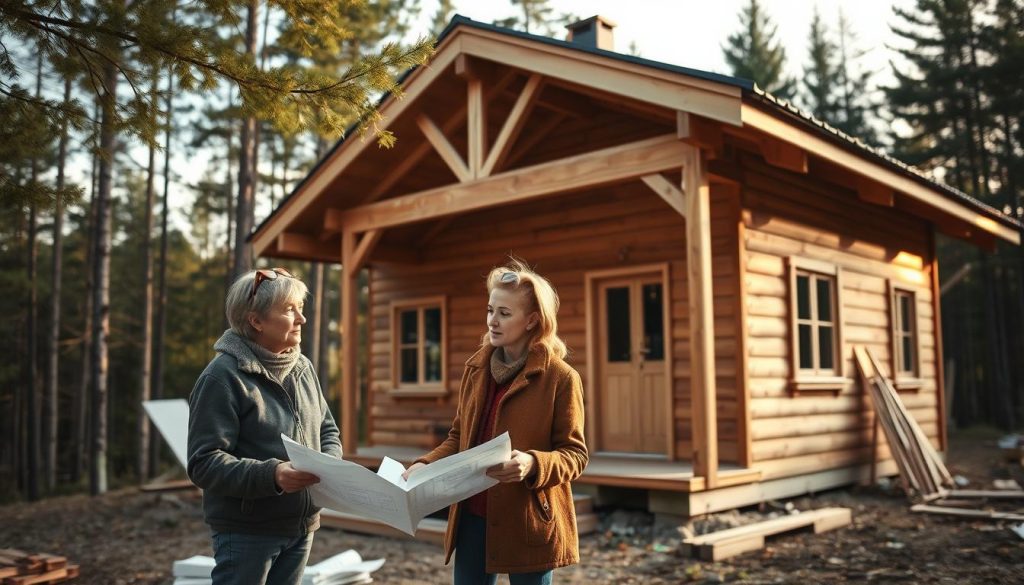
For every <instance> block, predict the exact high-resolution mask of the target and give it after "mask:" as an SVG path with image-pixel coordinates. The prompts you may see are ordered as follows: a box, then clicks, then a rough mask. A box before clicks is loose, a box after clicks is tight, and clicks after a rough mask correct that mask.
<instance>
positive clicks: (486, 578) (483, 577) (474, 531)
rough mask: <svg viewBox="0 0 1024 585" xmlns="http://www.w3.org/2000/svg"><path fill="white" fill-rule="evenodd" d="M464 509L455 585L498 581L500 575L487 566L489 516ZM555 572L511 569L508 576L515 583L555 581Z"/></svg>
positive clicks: (531, 584) (530, 584) (540, 584)
mask: <svg viewBox="0 0 1024 585" xmlns="http://www.w3.org/2000/svg"><path fill="white" fill-rule="evenodd" d="M461 512H462V513H461V514H459V531H458V533H457V534H456V537H455V585H494V584H495V583H496V582H497V581H498V576H497V575H496V574H493V573H488V572H487V571H486V569H485V567H486V564H485V563H486V558H487V520H485V519H483V518H481V517H480V516H477V515H475V514H470V513H469V512H468V511H467V510H462V511H461ZM510 544H512V543H510ZM552 576H553V571H540V572H537V573H509V575H508V580H509V582H510V583H511V584H512V585H551V580H552Z"/></svg>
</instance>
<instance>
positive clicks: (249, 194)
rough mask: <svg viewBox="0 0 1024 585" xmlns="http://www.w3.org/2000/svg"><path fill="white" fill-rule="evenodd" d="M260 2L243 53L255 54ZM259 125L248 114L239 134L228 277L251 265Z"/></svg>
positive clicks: (252, 10)
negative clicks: (236, 181) (231, 258)
mask: <svg viewBox="0 0 1024 585" xmlns="http://www.w3.org/2000/svg"><path fill="white" fill-rule="evenodd" d="M259 7H260V5H259V2H258V0H250V2H249V11H248V19H247V22H246V31H245V45H246V54H248V55H250V56H252V58H253V60H255V58H256V45H257V22H258V19H259ZM258 132H259V127H258V126H257V124H256V118H254V117H252V116H249V117H246V118H245V120H244V121H243V122H242V138H241V145H240V149H239V158H238V166H239V168H238V205H237V207H236V208H235V254H234V266H232V269H231V275H232V278H231V280H232V281H234V279H235V278H238V277H239V276H240V275H241V274H242V273H244V272H246V271H248V270H251V269H252V246H251V245H249V242H247V241H246V239H247V238H248V237H249V233H250V232H252V228H253V224H254V223H255V190H256V148H257V146H256V145H257V141H258V139H259V138H258Z"/></svg>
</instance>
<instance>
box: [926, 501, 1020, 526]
mask: <svg viewBox="0 0 1024 585" xmlns="http://www.w3.org/2000/svg"><path fill="white" fill-rule="evenodd" d="M910 511H911V512H918V513H924V514H940V515H945V516H959V517H961V518H987V519H990V520H1010V521H1013V522H1022V521H1024V514H1014V513H1012V512H994V511H992V510H964V509H963V508H950V507H948V506H931V505H928V504H914V505H913V506H911V507H910Z"/></svg>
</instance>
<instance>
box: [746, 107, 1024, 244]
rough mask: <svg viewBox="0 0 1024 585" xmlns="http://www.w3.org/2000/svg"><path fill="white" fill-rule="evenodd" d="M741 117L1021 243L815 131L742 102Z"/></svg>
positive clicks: (1010, 232)
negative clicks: (794, 124)
mask: <svg viewBox="0 0 1024 585" xmlns="http://www.w3.org/2000/svg"><path fill="white" fill-rule="evenodd" d="M742 118H743V125H744V126H748V127H750V128H755V129H757V130H760V131H762V132H766V133H768V134H771V135H773V136H775V137H777V138H778V139H779V140H785V141H786V142H789V143H790V144H794V145H795V144H799V145H800V146H801V147H803V148H805V149H807V150H809V151H811V152H813V153H814V155H815V156H819V157H821V158H824V159H826V160H829V161H831V162H833V163H835V164H837V165H839V166H841V167H843V168H845V169H847V170H850V171H853V172H854V173H857V174H858V175H862V176H865V177H870V178H871V179H872V180H874V181H878V182H880V183H882V184H884V185H888V186H889V187H891V188H892V189H895V190H896V191H899V192H900V193H904V194H906V195H908V196H909V197H911V198H912V199H914V200H916V201H920V202H922V203H924V204H925V205H927V206H929V207H933V208H936V209H938V210H940V211H942V212H944V213H947V214H949V215H952V216H954V217H956V218H958V219H960V220H963V221H966V222H967V223H968V224H969V225H971V226H974V227H976V228H979V229H978V230H977V231H983V232H986V233H988V234H991V235H993V236H996V237H999V238H1002V239H1004V240H1006V241H1007V242H1010V243H1011V244H1015V245H1017V244H1020V233H1019V232H1018V231H1017V229H1015V228H1013V227H1011V226H1009V225H1006V224H1004V223H1001V222H998V221H996V220H994V219H992V218H990V217H987V216H985V215H982V214H981V213H978V212H977V211H975V210H973V209H971V208H970V207H969V206H968V205H966V204H964V203H960V202H957V201H954V200H953V199H951V198H950V197H947V196H946V195H944V194H941V193H939V192H938V191H937V190H936V188H931V187H928V186H925V185H923V184H921V183H919V182H918V181H916V180H915V179H912V178H910V177H908V176H906V175H904V174H902V173H900V172H897V171H895V170H893V169H891V168H889V167H888V166H886V165H883V164H882V163H881V162H876V161H873V160H869V158H868V157H867V156H866V155H862V154H854V153H851V152H849V151H847V150H846V149H845V148H843V147H840V146H838V145H836V144H833V143H832V142H831V141H830V140H826V139H824V138H823V137H821V136H818V135H817V133H815V132H811V131H809V130H805V129H803V128H797V127H795V126H792V125H791V124H789V123H788V122H785V121H783V120H780V119H778V118H776V117H774V116H772V115H770V114H768V113H766V112H764V111H762V110H760V109H758V108H756V107H754V106H751V105H749V104H743V106H742Z"/></svg>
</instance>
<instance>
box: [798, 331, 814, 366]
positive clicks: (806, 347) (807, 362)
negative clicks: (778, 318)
mask: <svg viewBox="0 0 1024 585" xmlns="http://www.w3.org/2000/svg"><path fill="white" fill-rule="evenodd" d="M813 367H814V358H813V357H812V356H811V326H810V325H801V326H800V369H801V370H806V369H809V368H813Z"/></svg>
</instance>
